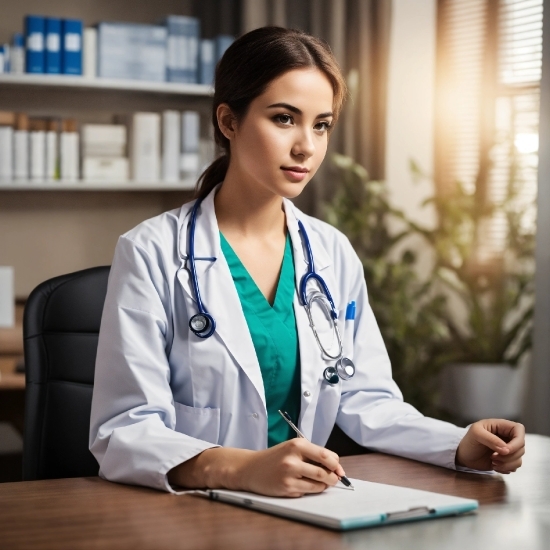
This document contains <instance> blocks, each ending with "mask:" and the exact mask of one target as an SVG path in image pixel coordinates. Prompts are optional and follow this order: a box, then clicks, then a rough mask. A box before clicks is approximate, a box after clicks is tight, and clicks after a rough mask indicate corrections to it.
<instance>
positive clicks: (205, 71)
mask: <svg viewBox="0 0 550 550" xmlns="http://www.w3.org/2000/svg"><path fill="white" fill-rule="evenodd" d="M200 58H201V61H200V71H199V73H200V77H199V83H200V84H209V85H210V86H211V85H212V84H213V83H214V73H215V69H216V43H215V42H214V40H208V39H204V40H201V51H200Z"/></svg>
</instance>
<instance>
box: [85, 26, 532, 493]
mask: <svg viewBox="0 0 550 550" xmlns="http://www.w3.org/2000/svg"><path fill="white" fill-rule="evenodd" d="M345 95H346V89H345V83H344V80H343V78H342V74H341V72H340V70H339V69H338V66H337V64H336V62H335V60H334V58H333V56H332V54H331V52H330V50H329V48H328V47H327V46H326V45H325V43H323V42H322V41H320V40H318V39H316V38H313V37H311V36H309V35H307V34H305V33H302V32H299V31H294V30H287V29H282V28H274V27H272V28H262V29H257V30H255V31H252V32H250V33H248V34H246V35H244V36H242V37H241V38H239V39H238V40H237V41H236V42H234V44H233V45H232V46H231V47H230V48H229V49H228V50H227V52H226V53H225V55H224V57H223V59H222V60H221V62H220V63H219V65H218V67H217V70H216V91H215V95H214V102H213V103H214V105H213V117H212V121H213V124H214V131H215V137H216V141H217V143H218V145H219V146H220V147H221V149H222V150H223V152H224V154H223V155H222V156H221V157H219V158H218V159H217V160H216V161H215V162H214V163H213V164H212V165H211V166H210V167H209V168H208V169H207V170H206V171H205V173H204V174H203V175H202V176H201V179H200V180H199V184H198V190H197V198H198V200H197V201H195V202H192V203H188V204H185V205H183V206H182V207H181V208H179V209H177V210H174V211H170V212H166V213H164V214H162V215H160V216H157V217H156V218H153V219H150V220H147V221H145V222H143V223H141V224H140V225H138V226H137V227H136V228H134V229H133V230H131V231H129V232H128V233H126V234H125V235H123V236H122V237H121V238H120V240H119V242H118V244H117V247H116V252H115V257H114V260H113V266H112V270H111V275H110V279H109V286H108V292H107V298H106V302H105V307H104V311H103V318H102V323H101V332H100V337H99V347H98V352H97V363H96V373H95V387H94V395H93V403H92V415H91V427H90V449H91V451H92V452H93V454H94V455H95V457H96V458H97V460H98V462H99V465H100V475H101V476H103V477H104V478H106V479H109V480H111V481H118V482H122V483H132V484H138V485H145V486H149V487H154V488H157V489H162V490H166V491H171V492H173V491H175V489H174V487H176V486H179V487H185V488H198V487H210V488H220V487H225V488H230V489H242V490H248V491H253V492H257V493H261V494H266V495H281V496H300V495H303V494H306V493H314V492H320V491H323V490H324V489H326V487H327V486H330V485H334V484H335V483H337V481H338V476H342V475H344V471H343V469H342V466H341V465H340V464H339V461H338V456H337V455H336V454H335V453H333V452H331V451H328V450H327V449H324V448H323V446H324V445H325V443H326V442H327V439H328V437H329V435H330V433H331V431H332V428H333V427H334V425H335V423H336V424H338V426H340V428H341V429H342V430H343V431H344V432H345V433H347V434H348V435H349V436H350V437H351V438H353V439H354V440H355V441H357V442H358V443H359V444H361V445H363V446H365V447H369V448H371V449H375V450H379V451H383V452H386V453H393V454H397V455H401V456H405V457H409V458H413V459H416V460H422V461H425V462H430V463H432V464H437V465H440V466H444V467H446V468H452V469H454V468H462V469H475V470H493V469H494V470H496V471H498V472H501V473H509V472H512V471H515V470H516V469H517V468H518V467H519V466H520V465H521V457H522V455H523V453H524V429H523V426H522V425H521V424H517V423H514V422H510V421H507V420H494V419H493V420H483V421H480V422H477V423H475V424H473V425H472V426H471V427H470V428H469V429H463V428H458V427H456V426H454V425H452V424H449V423H446V422H442V421H439V420H435V419H432V418H426V417H424V416H423V415H422V414H420V413H419V412H418V411H417V410H416V409H414V408H413V407H412V406H410V405H408V404H406V403H404V402H403V398H402V394H401V392H400V390H399V388H398V387H397V386H396V384H395V382H394V381H393V380H392V376H391V367H390V362H389V359H388V355H387V353H386V349H385V347H384V342H383V341H382V337H381V335H380V332H379V330H378V327H377V324H376V320H375V319H374V316H373V313H372V310H371V308H370V306H369V302H368V296H367V288H366V286H365V281H364V276H363V268H362V265H361V262H360V261H359V259H358V257H357V255H356V254H355V252H354V251H353V249H352V247H351V245H350V243H349V241H348V240H347V238H346V237H345V236H344V235H343V234H341V233H340V232H339V231H337V230H336V229H334V228H333V227H331V226H329V225H327V224H326V223H323V222H321V221H319V220H317V219H314V218H311V217H309V216H307V215H305V214H303V213H302V212H300V211H299V210H298V209H297V208H295V207H294V206H293V204H292V202H291V201H290V200H288V199H291V198H294V197H296V196H298V195H299V194H300V193H301V192H302V190H303V189H304V187H305V186H306V185H307V183H308V182H309V181H310V180H311V178H312V177H313V176H314V174H315V172H316V171H317V169H318V168H319V165H320V164H321V162H322V161H323V159H324V157H325V154H326V150H327V144H328V139H329V135H330V132H331V130H332V128H333V127H334V124H335V122H336V120H337V118H338V115H339V113H340V111H341V108H342V104H343V101H344V98H345ZM311 273H315V275H313V276H312V275H311ZM308 274H309V275H308ZM304 276H307V277H306V278H304ZM325 285H326V286H325ZM352 302H355V307H356V312H355V314H354V312H353V305H352V304H351V303H352ZM310 321H311V322H310ZM339 359H340V362H339V361H338V360H339ZM342 360H343V361H344V363H342ZM279 409H282V410H286V411H288V413H289V414H290V416H291V417H292V418H293V421H294V422H295V423H296V424H297V425H298V427H299V428H300V430H301V431H302V432H303V433H304V434H305V436H306V437H307V439H308V440H309V441H307V440H304V439H297V438H294V437H293V435H294V434H293V432H292V431H291V429H290V428H289V426H288V425H287V424H286V423H285V422H284V420H283V419H282V418H281V416H280V415H279V414H278V413H277V411H278V410H279Z"/></svg>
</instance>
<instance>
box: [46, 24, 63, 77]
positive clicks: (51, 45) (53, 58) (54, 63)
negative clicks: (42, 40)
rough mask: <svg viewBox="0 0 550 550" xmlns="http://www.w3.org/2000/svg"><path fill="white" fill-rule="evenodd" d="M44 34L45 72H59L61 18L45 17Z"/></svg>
mask: <svg viewBox="0 0 550 550" xmlns="http://www.w3.org/2000/svg"><path fill="white" fill-rule="evenodd" d="M45 34H46V55H45V60H46V71H45V72H46V73H48V74H59V73H60V72H61V19H57V18H55V17H47V18H46V21H45Z"/></svg>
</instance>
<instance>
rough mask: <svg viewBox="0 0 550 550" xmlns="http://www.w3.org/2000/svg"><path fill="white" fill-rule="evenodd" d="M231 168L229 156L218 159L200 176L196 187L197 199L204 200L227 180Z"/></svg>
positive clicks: (225, 155) (224, 155)
mask: <svg viewBox="0 0 550 550" xmlns="http://www.w3.org/2000/svg"><path fill="white" fill-rule="evenodd" d="M228 168H229V155H228V154H223V155H222V156H221V157H218V158H217V159H216V160H215V161H214V162H213V163H212V164H211V165H210V166H209V167H208V168H207V169H206V170H205V171H204V172H203V173H202V174H201V176H200V178H199V180H198V181H197V185H196V187H195V198H196V199H200V200H202V199H204V198H205V197H206V195H208V194H209V193H210V191H212V189H214V187H216V185H218V183H220V182H222V181H223V180H224V179H225V175H226V174H227V169H228Z"/></svg>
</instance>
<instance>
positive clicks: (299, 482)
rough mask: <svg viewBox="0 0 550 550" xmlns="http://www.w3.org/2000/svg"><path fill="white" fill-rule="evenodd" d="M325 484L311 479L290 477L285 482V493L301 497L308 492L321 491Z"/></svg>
mask: <svg viewBox="0 0 550 550" xmlns="http://www.w3.org/2000/svg"><path fill="white" fill-rule="evenodd" d="M326 488H327V485H325V484H324V483H320V482H318V481H314V480H312V479H305V478H302V479H291V480H289V481H288V482H287V483H286V492H285V495H286V496H289V497H301V496H302V495H305V494H309V493H322V492H323V491H324V490H325V489H326Z"/></svg>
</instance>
